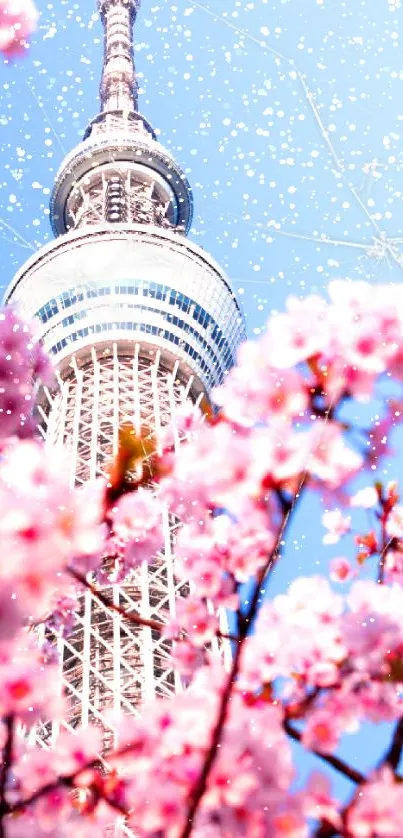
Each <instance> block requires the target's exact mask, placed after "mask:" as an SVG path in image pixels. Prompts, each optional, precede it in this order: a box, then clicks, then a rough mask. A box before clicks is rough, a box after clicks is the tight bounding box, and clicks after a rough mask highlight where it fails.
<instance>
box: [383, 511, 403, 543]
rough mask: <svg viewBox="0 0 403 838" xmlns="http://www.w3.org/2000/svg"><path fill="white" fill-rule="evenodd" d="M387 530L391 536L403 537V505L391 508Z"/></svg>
mask: <svg viewBox="0 0 403 838" xmlns="http://www.w3.org/2000/svg"><path fill="white" fill-rule="evenodd" d="M385 531H386V533H387V535H389V536H390V537H391V538H403V506H394V507H393V509H391V511H390V513H389V515H388V518H387V521H386V525H385Z"/></svg>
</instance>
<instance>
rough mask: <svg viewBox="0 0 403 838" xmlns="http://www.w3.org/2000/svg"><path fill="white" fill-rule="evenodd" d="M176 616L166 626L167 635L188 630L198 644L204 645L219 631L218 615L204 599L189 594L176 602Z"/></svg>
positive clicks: (191, 637)
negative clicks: (209, 607)
mask: <svg viewBox="0 0 403 838" xmlns="http://www.w3.org/2000/svg"><path fill="white" fill-rule="evenodd" d="M176 612H177V614H176V617H175V618H171V619H170V620H169V622H167V624H166V626H164V635H165V637H175V636H176V635H177V634H179V632H180V631H181V630H182V631H183V630H184V631H186V632H187V634H188V635H189V637H190V639H191V641H192V642H193V643H194V644H195V645H196V646H204V645H205V643H207V642H208V641H209V640H211V639H212V638H213V637H214V635H215V634H216V633H217V631H218V621H217V617H216V616H215V615H214V614H213V613H211V611H209V609H208V606H207V604H206V603H204V602H203V600H201V599H199V598H198V597H196V596H192V595H190V596H187V597H185V598H184V599H179V600H178V601H177V603H176Z"/></svg>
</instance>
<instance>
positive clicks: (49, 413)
mask: <svg viewBox="0 0 403 838" xmlns="http://www.w3.org/2000/svg"><path fill="white" fill-rule="evenodd" d="M139 6H140V0H98V8H99V12H100V17H101V21H102V24H103V27H104V36H105V37H104V62H103V69H102V80H101V86H100V100H101V111H100V113H99V114H98V115H97V116H96V117H95V118H94V119H93V120H92V121H91V123H90V125H89V127H88V129H87V131H86V133H85V136H84V139H83V142H82V143H80V144H79V145H78V146H77V148H75V149H74V150H73V151H72V152H71V153H70V154H68V155H67V157H66V158H65V160H64V162H63V164H62V166H61V168H60V171H59V173H58V175H57V177H56V181H55V185H54V190H53V194H52V198H51V202H50V220H51V224H52V228H53V231H54V233H55V235H56V236H57V237H58V238H56V241H55V242H52V243H51V244H50V245H47V246H45V247H44V248H42V249H41V250H40V251H39V252H38V253H37V254H35V256H34V257H33V258H31V259H30V260H28V262H27V263H25V265H24V266H23V267H22V268H21V270H20V271H19V272H18V273H17V275H16V277H15V278H14V280H13V281H12V282H11V284H10V286H9V288H8V290H7V292H6V301H7V302H11V303H13V304H17V305H18V306H19V307H20V309H21V310H22V312H23V313H24V314H25V315H28V316H31V317H32V316H34V317H36V318H37V321H38V328H39V333H40V337H41V339H42V340H43V343H44V345H45V347H46V348H47V350H48V351H49V352H50V353H51V354H52V355H53V357H54V360H55V365H56V372H57V380H58V385H57V387H55V389H54V390H53V391H52V392H50V391H49V390H47V389H46V388H45V389H43V390H42V391H41V395H40V397H39V398H38V404H37V409H38V415H39V417H40V428H41V432H42V434H43V436H44V439H45V442H46V445H47V446H49V447H50V448H52V447H54V446H61V447H63V449H64V450H65V451H66V453H67V456H68V459H69V468H70V481H71V485H72V486H75V485H79V484H83V483H85V482H86V481H87V480H91V479H94V478H96V477H98V476H102V475H103V476H105V475H106V474H107V471H108V466H109V463H110V462H111V460H112V458H113V457H114V456H115V455H116V452H117V446H118V437H119V428H120V427H121V426H122V425H123V424H126V423H131V424H132V425H133V426H134V428H135V429H136V430H138V431H139V430H140V429H143V430H144V428H146V429H147V430H148V432H149V433H150V434H153V435H155V434H157V435H158V432H159V431H160V430H161V429H162V428H163V427H164V426H166V425H167V424H168V423H171V422H174V420H175V415H176V411H177V409H178V406H179V405H180V404H182V403H183V401H184V400H190V401H191V402H193V403H197V401H198V400H200V399H201V398H202V397H203V396H206V397H207V398H208V395H209V391H210V389H211V388H212V387H213V386H214V385H215V384H217V383H219V382H221V381H222V380H223V378H224V376H225V373H226V370H227V369H228V368H229V367H230V366H231V365H232V363H233V362H234V359H235V355H236V349H237V346H238V345H239V343H240V342H241V341H242V340H243V339H244V335H245V329H244V322H243V317H242V312H241V310H240V306H239V303H238V301H237V299H236V296H235V294H234V291H233V290H232V288H231V285H230V283H229V281H228V279H227V278H226V277H225V275H224V274H223V272H222V270H221V268H220V267H219V266H218V265H217V264H216V263H215V262H214V260H213V259H211V257H210V256H209V255H208V254H206V253H205V252H204V251H203V250H202V249H201V248H199V247H197V246H196V245H194V244H192V243H190V242H188V241H187V240H186V233H187V231H188V230H189V228H190V225H191V220H192V211H193V198H192V192H191V188H190V186H189V183H188V181H187V178H186V176H185V174H184V172H183V171H182V170H181V168H180V167H179V166H178V164H177V163H176V161H175V160H174V159H173V157H172V155H171V153H170V152H169V151H167V150H166V149H164V148H163V146H161V145H160V144H159V143H158V142H157V141H156V137H155V133H154V131H153V129H152V127H151V126H150V124H149V123H148V122H147V120H146V119H145V118H144V117H143V116H141V114H140V113H139V112H138V107H137V80H136V74H135V67H134V60H133V44H132V29H133V24H134V22H135V18H136V14H137V11H138V8H139ZM176 444H180V440H179V439H177V440H176ZM163 525H164V547H163V550H162V551H161V553H160V554H159V555H157V556H155V559H154V560H153V562H152V563H151V564H150V565H143V566H141V567H140V568H139V569H137V570H136V571H135V572H132V573H131V575H130V577H128V578H126V579H125V580H124V582H123V583H120V584H112V583H109V584H106V585H105V587H104V588H103V590H102V595H103V598H104V599H106V600H107V601H108V602H109V603H111V604H112V605H113V606H115V609H113V608H110V607H108V605H107V604H105V603H102V602H101V601H100V600H99V598H98V597H97V596H96V595H95V594H94V593H93V592H92V591H91V590H86V591H85V593H84V594H83V596H82V598H81V603H80V608H79V611H78V613H77V620H76V625H75V628H74V630H73V631H72V633H71V634H69V635H68V637H66V638H62V637H61V636H58V635H54V636H53V637H48V639H50V641H51V642H52V643H53V644H55V645H56V646H57V650H58V654H59V658H60V663H61V671H62V682H63V689H64V692H65V693H66V696H67V702H68V710H67V713H66V717H65V718H64V719H63V721H62V723H58V724H53V725H51V724H49V723H46V722H44V723H43V725H42V726H39V727H37V728H36V729H35V730H34V731H32V734H31V735H32V737H33V738H34V739H36V740H37V741H38V742H40V743H41V744H42V745H43V747H49V746H50V745H51V743H52V741H53V739H54V737H55V736H57V734H58V730H59V727H60V724H61V726H62V727H64V728H67V729H69V730H75V729H76V728H77V727H78V726H80V725H84V726H86V725H88V724H95V725H98V726H100V727H101V728H102V730H103V737H104V748H105V749H104V754H105V753H106V752H107V750H108V749H109V748H113V746H114V745H115V744H116V741H115V733H114V725H113V714H117V713H122V712H123V713H127V714H136V713H138V712H139V707H140V706H141V704H142V703H143V702H144V701H147V700H148V699H152V698H154V697H156V696H160V697H167V696H169V695H172V693H173V692H174V691H177V690H181V689H182V684H181V682H180V679H179V677H178V675H177V673H176V672H175V671H174V670H173V668H172V665H171V663H170V659H169V644H168V642H167V641H166V640H165V639H163V638H162V637H161V634H160V632H157V631H154V630H153V629H152V628H150V627H149V626H148V625H139V624H135V623H134V622H130V620H128V619H125V618H124V617H123V616H122V615H121V614H120V613H119V609H122V610H124V611H125V612H127V613H128V614H130V612H133V611H136V612H137V613H139V614H140V615H141V617H143V618H145V619H146V620H157V621H158V622H164V620H166V619H167V616H168V615H170V614H174V613H175V602H176V600H177V598H178V597H182V596H186V595H187V594H188V586H187V584H183V583H180V582H178V580H176V579H175V576H174V570H173V561H172V554H173V546H174V541H175V533H176V530H177V528H178V526H179V522H178V521H177V520H176V519H175V518H174V516H172V515H171V514H170V512H169V510H168V509H166V510H165V511H164V521H163ZM116 606H117V607H118V609H116ZM226 652H227V654H228V652H229V650H228V649H226ZM100 758H103V757H102V755H101V757H100ZM118 833H119V835H126V836H130V835H131V832H130V830H129V829H128V828H127V826H125V825H124V824H122V825H121V827H119V828H118V832H117V833H116V834H118Z"/></svg>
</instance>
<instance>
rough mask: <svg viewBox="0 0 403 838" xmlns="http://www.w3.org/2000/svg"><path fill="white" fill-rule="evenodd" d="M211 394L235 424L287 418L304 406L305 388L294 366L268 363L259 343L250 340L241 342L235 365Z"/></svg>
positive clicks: (300, 414) (296, 413)
mask: <svg viewBox="0 0 403 838" xmlns="http://www.w3.org/2000/svg"><path fill="white" fill-rule="evenodd" d="M213 396H214V400H215V401H216V402H217V404H219V405H220V406H221V407H223V410H224V413H225V416H226V417H227V418H228V419H230V420H231V421H233V422H234V423H235V424H245V425H253V424H255V423H256V422H258V421H267V422H271V423H275V422H279V423H284V422H290V421H292V420H293V419H294V418H295V417H297V416H302V415H303V413H304V411H305V410H306V408H307V407H308V388H307V384H306V382H305V381H304V380H303V378H302V376H301V375H299V373H297V372H296V370H281V371H280V370H278V369H273V368H272V367H270V365H269V363H268V360H267V356H266V353H265V352H264V351H262V346H261V345H260V343H259V342H254V343H253V342H251V341H250V342H247V343H244V344H242V346H241V347H240V349H239V351H238V364H237V366H236V367H234V368H233V370H231V372H230V373H229V375H228V376H227V378H226V380H225V384H224V385H223V386H222V387H220V388H218V389H216V390H215V391H214V394H213Z"/></svg>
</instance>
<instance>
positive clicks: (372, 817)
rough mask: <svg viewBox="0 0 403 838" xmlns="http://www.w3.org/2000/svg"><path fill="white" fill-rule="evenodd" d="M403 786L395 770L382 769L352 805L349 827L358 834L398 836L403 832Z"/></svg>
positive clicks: (356, 837)
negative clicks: (397, 781)
mask: <svg viewBox="0 0 403 838" xmlns="http://www.w3.org/2000/svg"><path fill="white" fill-rule="evenodd" d="M402 804H403V790H402V787H401V784H400V783H396V782H395V780H394V777H393V774H392V771H390V769H388V768H384V769H382V771H380V772H379V773H378V775H377V776H376V777H374V779H373V781H372V782H370V783H366V784H365V785H363V786H362V789H361V791H360V794H359V795H357V796H356V798H355V801H354V805H353V806H351V807H349V809H348V818H347V828H348V830H349V832H351V834H352V835H353V836H354V838H372V836H373V835H379V836H382V838H397V836H398V835H401V834H403V805H402Z"/></svg>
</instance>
